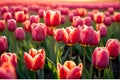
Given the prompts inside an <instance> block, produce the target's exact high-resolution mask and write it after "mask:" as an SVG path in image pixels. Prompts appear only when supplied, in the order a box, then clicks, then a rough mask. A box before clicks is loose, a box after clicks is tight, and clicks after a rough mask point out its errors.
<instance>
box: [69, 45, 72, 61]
mask: <svg viewBox="0 0 120 80" xmlns="http://www.w3.org/2000/svg"><path fill="white" fill-rule="evenodd" d="M69 59H70V60H71V59H72V46H71V47H70V55H69Z"/></svg>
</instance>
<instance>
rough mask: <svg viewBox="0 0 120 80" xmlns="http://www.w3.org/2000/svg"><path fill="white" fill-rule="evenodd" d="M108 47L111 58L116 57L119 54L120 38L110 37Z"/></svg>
mask: <svg viewBox="0 0 120 80" xmlns="http://www.w3.org/2000/svg"><path fill="white" fill-rule="evenodd" d="M106 47H107V48H108V51H109V57H110V58H116V57H118V56H119V53H120V42H119V40H118V39H108V41H107V42H106Z"/></svg>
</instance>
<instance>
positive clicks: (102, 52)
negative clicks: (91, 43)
mask: <svg viewBox="0 0 120 80" xmlns="http://www.w3.org/2000/svg"><path fill="white" fill-rule="evenodd" d="M92 65H93V66H94V67H96V68H97V69H100V70H101V69H105V68H107V67H108V65H109V52H108V49H107V48H106V47H96V48H95V50H94V52H93V55H92Z"/></svg>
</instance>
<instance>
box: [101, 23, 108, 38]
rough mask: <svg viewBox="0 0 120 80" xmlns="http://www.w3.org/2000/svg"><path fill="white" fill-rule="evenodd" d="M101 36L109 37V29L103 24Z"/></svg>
mask: <svg viewBox="0 0 120 80" xmlns="http://www.w3.org/2000/svg"><path fill="white" fill-rule="evenodd" d="M99 31H100V36H101V37H106V36H107V27H106V26H105V25H104V24H101V25H100V27H99Z"/></svg>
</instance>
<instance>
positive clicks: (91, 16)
mask: <svg viewBox="0 0 120 80" xmlns="http://www.w3.org/2000/svg"><path fill="white" fill-rule="evenodd" d="M87 15H88V16H89V17H90V18H91V19H92V20H93V13H92V12H88V14H87Z"/></svg>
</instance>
